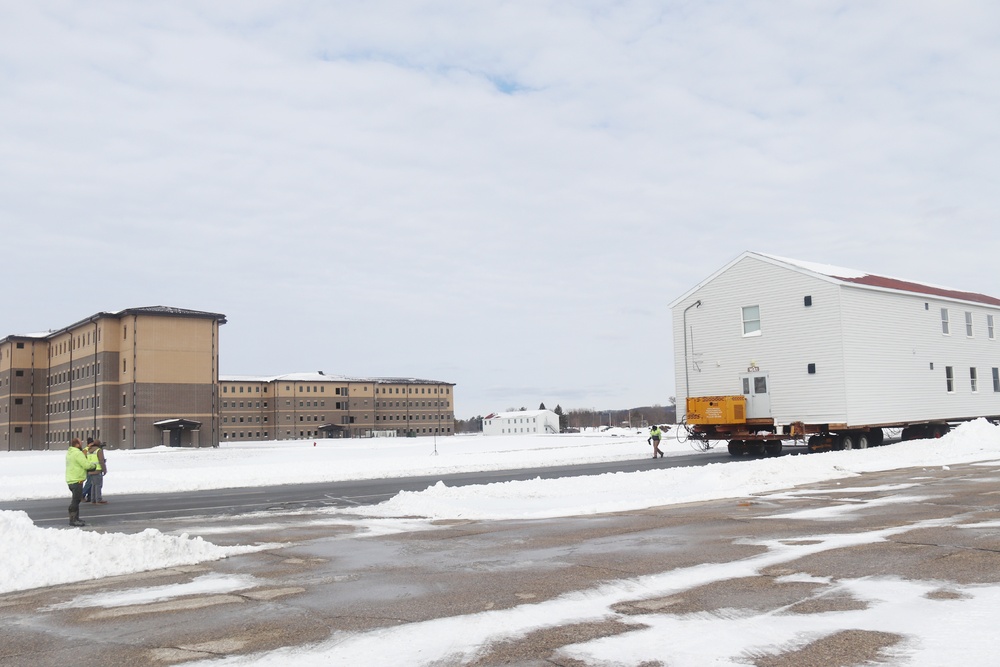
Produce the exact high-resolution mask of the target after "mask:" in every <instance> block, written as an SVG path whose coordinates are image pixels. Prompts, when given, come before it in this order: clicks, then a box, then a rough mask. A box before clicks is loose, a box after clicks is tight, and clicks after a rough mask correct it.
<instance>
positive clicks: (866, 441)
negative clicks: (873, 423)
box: [858, 431, 872, 449]
mask: <svg viewBox="0 0 1000 667" xmlns="http://www.w3.org/2000/svg"><path fill="white" fill-rule="evenodd" d="M870 438H871V432H870V431H859V432H858V449H868V448H869V447H871V446H872V444H871V440H870Z"/></svg>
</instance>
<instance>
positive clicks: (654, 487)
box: [0, 420, 1000, 665]
mask: <svg viewBox="0 0 1000 667" xmlns="http://www.w3.org/2000/svg"><path fill="white" fill-rule="evenodd" d="M900 448H905V452H902V451H901V449H900ZM662 449H663V450H664V451H665V452H667V455H668V456H670V455H677V454H682V453H683V454H689V453H692V451H693V450H692V449H691V448H690V446H689V445H688V444H685V443H681V442H678V441H677V440H675V439H674V438H673V437H671V436H668V437H667V439H666V440H665V441H664V444H663V445H662ZM63 455H64V453H63V452H61V451H56V452H29V453H22V452H3V453H0V461H3V466H2V475H0V500H15V499H26V498H48V497H66V498H67V499H68V492H67V490H66V487H65V484H64V483H63V481H62V475H63ZM649 455H650V448H649V446H648V445H647V444H646V434H645V432H640V431H634V430H632V431H622V430H613V431H607V432H604V433H584V434H577V435H560V436H493V437H483V436H454V437H449V438H441V439H438V440H437V441H436V442H434V441H432V440H430V439H424V438H420V439H376V440H365V441H358V440H317V441H312V440H309V441H302V442H282V443H266V444H227V445H223V446H222V447H220V448H218V449H202V450H190V449H168V448H156V449H152V450H139V451H110V452H108V455H107V456H108V467H109V471H110V472H109V474H108V476H107V478H106V481H105V493H106V494H107V496H108V498H109V499H110V500H111V502H114V501H115V496H116V495H117V494H125V493H146V492H160V493H162V492H172V491H183V490H189V489H207V488H226V487H241V486H251V485H254V484H278V483H286V482H315V481H323V480H331V481H332V480H343V479H360V478H382V477H391V476H403V475H415V474H435V473H441V474H444V473H451V472H460V471H470V470H496V469H507V468H517V467H533V466H542V465H558V464H563V463H571V462H586V461H613V460H622V459H633V458H639V457H646V456H649ZM974 462H987V463H989V464H990V465H997V464H1000V428H998V427H995V426H993V425H992V424H990V423H988V422H986V421H984V420H979V421H976V422H972V423H969V424H966V425H963V426H962V427H960V428H958V429H956V430H955V431H953V432H952V433H950V434H948V435H947V436H945V437H944V438H942V439H940V440H926V441H914V442H907V443H901V444H895V445H887V446H884V447H881V448H878V449H870V450H866V451H855V452H831V453H825V454H821V455H808V456H796V457H781V458H778V459H761V460H757V461H740V462H738V463H718V464H710V465H707V466H701V467H694V468H674V469H663V470H653V471H648V472H636V473H615V474H607V475H600V476H592V477H579V478H567V479H557V480H540V479H536V480H530V481H523V482H502V483H495V484H488V485H482V486H465V487H454V488H453V487H448V486H446V485H444V484H442V483H438V484H436V485H434V486H431V487H430V488H428V489H426V490H424V491H421V492H403V493H400V494H399V495H397V496H396V497H395V498H393V499H391V500H389V501H388V502H385V503H382V504H381V505H376V506H372V507H362V508H356V509H352V510H351V514H352V515H356V514H360V515H362V516H366V517H368V518H367V519H363V520H364V521H367V522H369V525H371V526H376V525H377V524H378V522H385V524H386V525H392V526H393V529H407V527H410V528H414V529H415V528H419V527H421V526H423V527H426V523H427V522H426V521H424V522H421V521H419V520H418V521H414V520H413V519H412V518H410V519H407V520H406V521H405V522H403V521H400V520H399V518H398V517H415V516H416V517H426V518H427V519H428V520H430V519H441V518H466V519H505V518H511V519H513V518H540V517H556V516H567V515H580V514H588V513H601V512H610V511H621V510H629V509H639V508H643V507H655V506H660V505H668V504H672V503H682V502H691V501H699V500H709V499H718V498H738V497H743V496H747V495H751V494H761V493H775V492H778V491H780V490H784V489H790V488H791V487H794V486H798V485H803V484H809V483H813V482H817V481H821V480H830V479H840V478H850V477H854V476H856V475H859V474H861V473H864V472H872V471H880V470H891V469H897V468H902V467H914V466H918V467H919V466H924V467H942V466H948V465H952V464H958V463H974ZM845 490H849V489H846V488H845ZM900 493H901V494H904V493H905V494H909V495H913V494H915V493H916V492H915V491H913V490H912V489H911V490H906V489H900ZM84 518H86V514H85V516H84ZM342 518H343V519H344V520H347V517H346V516H344V517H342ZM911 528H912V527H908V528H906V529H907V530H909V529H911ZM979 529H983V530H998V529H1000V526H998V525H989V526H987V525H983V526H980V527H979ZM889 532H890V531H877V532H874V533H870V534H869V533H861V534H856V533H851V534H850V535H841V534H836V535H830V536H816V539H815V541H809V543H808V544H805V543H804V544H798V545H786V544H774V545H767V546H768V551H767V552H766V553H765V554H763V555H761V556H758V557H755V558H751V559H748V560H746V561H740V562H738V563H728V564H716V565H711V566H700V567H695V568H689V569H686V570H681V571H671V572H664V573H662V574H659V575H655V576H650V577H644V578H641V579H638V580H627V581H617V582H609V583H608V584H606V585H604V586H601V587H599V588H598V589H595V590H591V591H583V592H580V593H577V594H574V595H570V596H564V597H562V598H558V599H555V600H550V601H547V602H543V603H539V604H526V605H521V606H519V607H517V608H514V609H508V610H502V611H492V612H484V613H481V614H476V615H473V616H468V617H457V618H446V619H438V620H436V621H431V622H428V623H420V624H413V625H407V626H401V627H395V628H387V629H384V630H379V631H374V632H368V633H361V634H358V635H355V636H352V637H347V638H345V637H338V639H337V641H336V642H332V643H330V644H319V645H313V646H309V647H299V648H294V649H287V650H284V651H277V652H272V653H267V654H263V655H256V656H244V657H240V658H232V659H230V660H226V661H223V663H224V664H241V665H244V664H246V665H271V664H287V663H288V661H290V660H291V661H294V662H295V664H298V665H312V664H316V665H321V664H332V662H337V663H342V664H347V662H348V661H352V662H357V661H360V662H379V663H380V664H383V665H387V664H400V665H413V664H431V663H434V662H435V661H436V660H440V659H443V658H444V657H446V656H453V655H454V654H455V651H459V652H461V651H462V650H463V648H462V646H461V645H458V646H457V645H456V639H455V638H456V637H460V638H463V641H464V642H465V649H467V651H468V655H470V656H471V655H473V654H474V651H475V648H476V647H477V646H479V645H482V644H483V643H485V642H487V641H492V640H496V639H497V638H499V637H504V636H517V635H518V634H521V633H524V632H529V631H531V630H532V629H535V628H539V627H543V626H547V625H552V624H554V623H565V622H572V621H575V620H593V619H600V618H603V617H605V616H606V614H607V610H608V608H609V607H610V606H611V605H613V604H615V603H616V602H617V601H619V600H626V599H634V598H635V597H636V596H637V595H639V594H640V592H641V595H642V596H657V595H669V594H672V593H676V592H677V591H680V590H684V589H685V588H689V587H691V586H694V585H700V584H703V583H706V582H708V581H716V580H723V579H728V578H732V577H740V576H747V575H750V574H753V573H754V572H756V571H758V570H760V569H761V568H763V567H767V566H770V565H773V564H775V563H778V562H785V561H790V560H794V559H797V558H800V557H802V556H803V555H805V554H808V553H814V552H819V551H823V550H826V549H832V548H837V547H839V546H843V545H844V544H845V540H850V541H851V543H854V544H860V543H865V542H869V541H877V540H882V539H885V538H886V537H888V536H889ZM262 548H269V547H268V545H246V546H244V547H220V546H216V545H213V544H211V543H210V542H208V541H206V540H205V539H203V538H201V537H190V536H188V535H182V536H170V535H164V534H162V533H160V532H159V531H157V530H155V529H150V530H147V531H145V532H143V533H140V534H138V535H120V534H103V533H101V532H100V530H99V528H98V529H91V528H86V529H83V530H79V529H70V528H69V527H66V528H58V529H56V528H37V527H35V526H34V525H33V524H32V522H31V521H30V520H29V519H28V518H27V516H26V515H25V514H23V513H21V512H10V511H5V512H0V558H2V559H3V562H4V564H5V567H4V568H0V592H9V591H16V590H24V589H28V588H33V587H39V586H46V585H52V584H58V583H63V582H66V581H71V580H78V579H80V578H82V577H83V576H95V577H96V576H107V575H112V574H124V573H129V572H136V571H142V570H150V569H157V568H161V567H167V566H173V565H178V564H183V563H195V562H203V561H208V560H213V559H219V558H225V557H227V556H228V555H231V554H235V553H240V552H245V551H249V550H255V549H262ZM90 551H93V552H97V551H100V553H101V555H102V558H101V559H97V560H89V562H91V563H94V562H99V563H101V568H100V570H99V571H98V570H94V569H88V570H87V572H86V575H84V574H83V572H82V571H80V572H77V571H74V570H72V569H70V568H65V567H63V566H62V565H63V564H64V559H65V554H66V553H73V554H75V555H79V556H81V557H84V556H85V554H86V553H88V552H90ZM246 585H248V584H247V583H246V582H239V581H235V580H233V581H230V580H220V579H219V578H218V577H204V578H202V579H199V580H196V581H195V582H192V584H191V585H189V587H188V588H186V589H185V590H184V591H183V592H181V591H178V590H171V591H163V590H155V591H153V590H151V589H150V590H148V591H137V592H136V593H135V594H134V596H133V598H130V600H131V601H132V602H134V599H135V598H136V596H137V597H138V599H142V598H143V596H146V597H149V596H159V597H164V596H166V597H171V596H177V595H181V594H188V593H190V592H196V591H198V590H209V591H217V590H221V589H226V588H229V589H231V588H232V587H236V588H239V587H241V586H246ZM838 585H841V586H843V587H844V588H845V590H846V589H849V590H850V592H851V593H852V594H853V595H854V596H856V597H859V598H862V599H866V600H868V601H869V602H870V604H869V605H868V607H867V608H866V609H863V610H854V611H850V612H839V613H830V614H816V615H811V616H810V617H809V618H807V619H806V618H804V619H802V620H801V621H800V622H799V623H797V624H777V623H771V624H768V625H767V631H766V632H764V630H763V629H762V628H761V627H760V625H759V624H757V622H755V621H754V620H753V619H740V618H717V617H714V616H713V617H711V618H708V617H704V618H703V617H692V618H688V617H674V616H671V615H650V616H649V617H642V618H641V619H635V620H636V622H642V623H644V624H646V625H648V626H649V628H648V629H645V630H637V631H635V632H630V633H626V634H625V635H622V636H620V637H617V638H615V637H612V638H606V639H602V640H598V641H594V642H588V643H586V644H582V645H577V646H575V647H572V648H571V649H569V650H568V652H567V655H568V656H569V657H575V658H577V659H579V660H583V661H585V662H587V663H588V664H639V663H641V662H643V661H652V660H657V659H661V658H662V656H664V655H668V654H669V655H670V656H671V658H672V661H671V663H670V664H671V665H674V664H677V665H703V664H718V665H723V664H724V665H736V664H743V663H742V662H740V660H741V656H745V655H746V651H748V650H751V649H755V650H756V649H759V648H760V647H761V646H762V645H767V646H773V645H784V646H787V645H789V644H794V641H795V638H796V637H801V636H803V633H805V634H810V633H811V634H812V635H814V636H815V635H819V636H822V635H823V634H830V633H833V632H836V631H838V630H839V629H849V628H859V627H863V628H867V629H875V630H883V631H885V632H899V633H901V634H904V635H906V636H914V637H919V646H917V645H916V644H915V645H914V646H907V647H904V650H903V652H902V654H904V655H903V657H901V660H902V661H903V662H905V664H906V665H940V664H951V663H953V662H955V661H956V659H957V658H956V657H955V654H954V650H955V646H954V635H953V628H954V627H961V628H962V629H963V637H964V640H963V649H964V650H965V653H964V655H963V657H962V661H963V662H965V663H966V664H974V665H980V664H992V654H993V648H992V640H991V639H990V638H991V637H992V636H993V635H992V633H993V627H994V626H995V624H996V621H997V620H998V617H1000V612H997V611H996V610H997V609H998V608H1000V606H998V603H1000V587H992V586H969V587H961V588H962V590H961V591H959V592H960V593H961V595H959V596H957V597H956V598H955V599H954V600H947V601H942V600H931V599H929V598H928V597H927V596H926V595H925V594H926V592H927V590H928V587H933V586H934V585H935V584H934V583H933V582H910V581H902V580H898V579H891V580H859V581H847V582H839V584H838ZM189 589H190V590H189ZM105 597H109V596H105ZM78 602H79V603H83V602H80V601H78ZM86 604H97V605H101V604H103V605H106V606H110V605H112V604H122V603H121V602H120V601H118V602H116V601H115V600H112V599H110V597H109V599H106V600H105V599H100V600H96V601H95V600H89V601H86ZM945 607H947V609H945ZM943 617H946V618H947V619H948V622H947V623H943V622H940V619H941V618H943ZM935 619H937V620H935ZM803 624H807V625H808V627H805V626H804V625H803ZM705 637H712V638H713V640H712V641H710V642H709V641H704V638H705ZM665 638H669V645H668V644H666V643H665V642H666V641H667V640H666V639H665ZM679 638H680V639H679ZM683 638H688V639H687V640H685V639H683ZM977 638H978V639H977ZM397 642H398V644H396V643H397ZM389 644H394V645H398V646H399V647H410V648H409V649H408V650H406V651H386V650H385V647H386V646H387V645H389ZM418 649H419V651H418ZM387 655H395V656H397V658H387ZM418 655H419V659H417V658H416V656H418ZM376 656H377V658H376ZM334 658H335V660H334ZM393 659H396V660H397V662H395V663H393V662H392V660H393ZM387 660H388V662H387ZM213 664H215V663H213ZM901 664H902V663H901Z"/></svg>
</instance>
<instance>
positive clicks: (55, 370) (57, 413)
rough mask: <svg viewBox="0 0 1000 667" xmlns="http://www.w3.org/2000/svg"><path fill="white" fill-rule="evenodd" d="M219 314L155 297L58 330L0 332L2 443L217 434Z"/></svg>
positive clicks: (10, 446)
mask: <svg viewBox="0 0 1000 667" xmlns="http://www.w3.org/2000/svg"><path fill="white" fill-rule="evenodd" d="M225 322H226V318H225V316H224V315H220V314H218V313H206V312H201V311H194V310H183V309H180V308H168V307H164V306H153V307H148V308H130V309H127V310H122V311H119V312H114V313H97V314H96V315H93V316H91V317H88V318H87V319H85V320H81V321H79V322H77V323H75V324H71V325H70V326H68V327H65V328H64V329H59V330H58V331H50V332H46V333H42V334H33V335H26V336H8V337H7V338H4V339H3V340H0V392H2V393H0V420H2V421H0V435H2V438H3V440H2V443H0V447H2V448H3V449H7V450H33V449H52V448H62V447H65V446H66V444H67V443H68V442H69V440H70V439H71V438H74V437H79V438H81V439H82V438H86V437H88V436H91V437H94V438H98V439H100V440H102V441H104V442H106V443H108V445H110V446H112V447H118V448H128V449H132V448H143V447H153V446H156V445H161V444H164V445H185V446H202V447H204V446H213V445H217V444H218V442H219V417H218V414H219V413H218V367H219V366H218V361H219V326H220V325H222V324H225Z"/></svg>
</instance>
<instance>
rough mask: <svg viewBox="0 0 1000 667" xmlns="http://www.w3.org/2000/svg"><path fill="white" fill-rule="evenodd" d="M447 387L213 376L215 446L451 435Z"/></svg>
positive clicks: (317, 377)
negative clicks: (217, 409)
mask: <svg viewBox="0 0 1000 667" xmlns="http://www.w3.org/2000/svg"><path fill="white" fill-rule="evenodd" d="M454 386H455V385H454V384H452V383H449V382H439V381H436V380H421V379H417V378H349V377H342V376H336V375H326V374H324V373H292V374H288V375H279V376H268V377H256V376H237V375H227V376H223V377H221V378H220V379H219V387H220V391H219V396H220V401H221V415H222V422H221V430H222V438H221V439H222V441H223V442H226V441H233V440H300V439H308V438H358V437H360V438H367V437H378V436H414V437H421V436H434V435H452V434H454V432H455V408H454Z"/></svg>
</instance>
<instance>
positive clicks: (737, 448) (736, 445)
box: [729, 440, 747, 456]
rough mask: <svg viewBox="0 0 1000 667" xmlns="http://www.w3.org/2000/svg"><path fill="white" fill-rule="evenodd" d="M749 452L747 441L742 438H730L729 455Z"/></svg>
mask: <svg viewBox="0 0 1000 667" xmlns="http://www.w3.org/2000/svg"><path fill="white" fill-rule="evenodd" d="M746 453H747V447H746V443H745V442H743V441H742V440H730V441H729V455H730V456H743V455H744V454H746Z"/></svg>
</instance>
